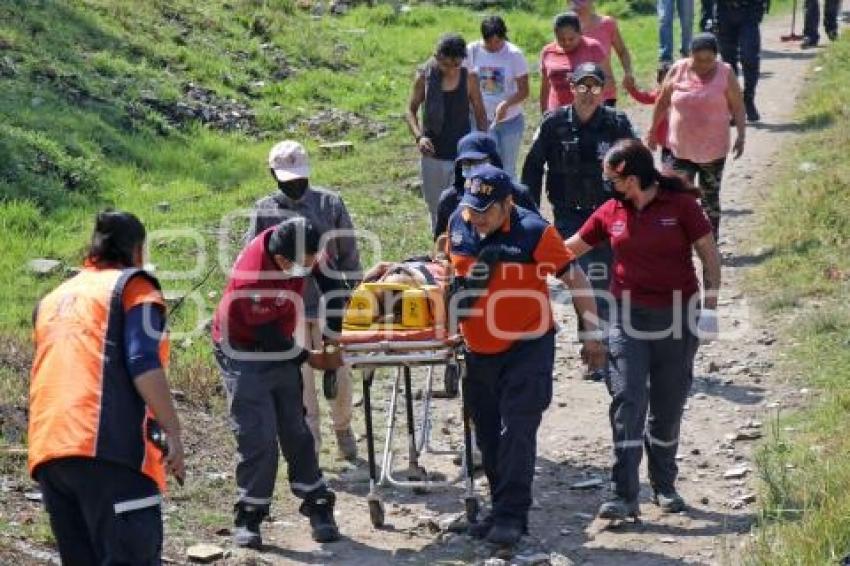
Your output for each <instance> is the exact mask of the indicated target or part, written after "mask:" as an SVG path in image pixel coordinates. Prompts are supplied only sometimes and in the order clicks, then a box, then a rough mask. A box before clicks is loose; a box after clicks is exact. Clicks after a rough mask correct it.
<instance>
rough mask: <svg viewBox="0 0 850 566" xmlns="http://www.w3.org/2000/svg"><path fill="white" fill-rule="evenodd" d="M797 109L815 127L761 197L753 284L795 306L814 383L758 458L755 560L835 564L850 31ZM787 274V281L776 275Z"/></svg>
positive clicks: (845, 413)
mask: <svg viewBox="0 0 850 566" xmlns="http://www.w3.org/2000/svg"><path fill="white" fill-rule="evenodd" d="M815 68H816V69H818V68H819V72H817V73H815V74H813V76H812V80H811V82H810V84H811V88H809V89H807V93H808V94H807V95H806V96H805V98H804V99H803V101H802V102H801V104H800V118H801V120H802V123H803V124H804V126H806V127H808V128H810V129H811V130H812V133H809V134H807V135H806V136H805V137H804V139H803V140H802V141H801V142H800V143H799V144H798V145H797V146H796V147H794V148H789V151H788V153H787V155H789V156H791V159H790V160H789V162H788V163H787V166H786V167H785V171H784V172H783V173H782V176H781V179H782V181H781V182H780V184H779V185H778V186H777V187H776V189H775V190H774V192H773V193H772V195H771V198H770V200H769V201H768V202H767V203H766V205H765V215H764V221H763V230H762V233H761V237H762V240H763V242H764V244H765V245H766V246H768V249H770V250H772V255H771V258H770V259H769V260H768V261H767V262H766V263H765V264H764V266H763V267H762V268H760V270H759V271H758V272H757V274H756V276H755V278H754V281H753V285H754V286H755V287H756V288H757V289H758V291H759V292H761V293H763V294H764V296H765V306H766V307H767V308H768V309H769V310H770V311H774V312H778V313H785V314H789V315H792V319H791V321H792V322H791V323H790V324H789V326H788V328H785V329H783V330H784V331H785V332H786V334H787V342H788V343H791V344H794V346H792V347H791V350H790V352H789V353H790V356H789V358H790V361H789V362H788V363H787V364H786V368H785V369H786V370H787V371H788V372H789V373H791V374H792V375H799V376H801V377H799V378H798V381H799V387H801V388H808V389H810V390H811V391H812V394H811V396H810V399H811V406H810V407H809V408H807V409H806V410H804V411H802V412H799V413H796V414H790V415H784V416H783V418H782V419H781V420H779V421H778V422H777V423H776V426H775V431H774V435H773V438H772V441H771V442H770V443H768V445H767V446H766V447H765V448H764V449H763V451H762V453H761V454H760V458H759V474H760V476H761V478H762V480H763V495H764V497H763V498H762V501H763V512H762V519H763V521H762V523H763V524H762V527H763V528H762V529H761V530H760V537H759V539H758V541H757V545H756V553H755V554H754V555H753V562H754V563H757V564H764V565H768V564H769V565H771V566H773V565H785V564H787V565H792V564H836V563H838V561H839V560H840V559H841V558H842V557H844V556H847V555H848V554H850V492H848V490H847V486H848V485H850V309H848V306H847V297H848V291H850V287H848V282H850V164H848V161H847V148H848V147H850V90H848V89H847V85H848V84H850V36H848V35H847V34H846V33H845V35H844V37H843V38H842V40H841V41H840V42H839V43H837V44H835V45H834V46H832V47H831V48H830V49H829V50H827V51H824V52H823V53H822V55H821V57H820V59H819V61H818V62H817V63H816V66H815ZM780 282H781V284H780Z"/></svg>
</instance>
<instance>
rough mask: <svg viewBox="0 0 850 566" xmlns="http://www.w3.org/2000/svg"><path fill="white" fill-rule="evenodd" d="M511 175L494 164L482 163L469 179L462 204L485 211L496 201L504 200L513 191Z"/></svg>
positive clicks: (461, 200)
mask: <svg viewBox="0 0 850 566" xmlns="http://www.w3.org/2000/svg"><path fill="white" fill-rule="evenodd" d="M513 187H514V184H513V181H512V180H511V176H510V175H508V174H507V173H505V172H504V171H502V170H501V169H499V168H498V167H493V166H492V165H482V166H481V167H479V168H477V169H476V170H475V174H473V175H472V177H470V178H469V179H468V180H467V181H466V186H465V189H464V191H463V198H462V199H460V205H461V206H467V207H469V208H471V209H473V210H476V211H478V212H484V211H485V210H487V209H488V208H490V205H491V204H493V203H494V202H496V201H500V200H504V199H505V198H507V197H508V196H509V195H511V194H512V193H513Z"/></svg>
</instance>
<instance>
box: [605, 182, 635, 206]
mask: <svg viewBox="0 0 850 566" xmlns="http://www.w3.org/2000/svg"><path fill="white" fill-rule="evenodd" d="M602 184H603V185H604V188H605V194H607V195H608V197H609V198H612V199H614V200H616V201H619V202H628V201H629V199H627V198H626V195H624V194H623V193H621V192H620V191H618V190H617V189H616V188H615V187H614V181H612V180H611V179H603V180H602Z"/></svg>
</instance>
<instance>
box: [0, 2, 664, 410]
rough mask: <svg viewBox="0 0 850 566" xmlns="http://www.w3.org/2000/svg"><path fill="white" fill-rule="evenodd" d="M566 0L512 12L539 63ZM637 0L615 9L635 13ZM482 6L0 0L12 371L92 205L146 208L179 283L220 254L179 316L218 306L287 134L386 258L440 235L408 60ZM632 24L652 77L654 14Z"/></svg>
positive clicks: (514, 30) (1, 311)
mask: <svg viewBox="0 0 850 566" xmlns="http://www.w3.org/2000/svg"><path fill="white" fill-rule="evenodd" d="M559 5H560V3H556V2H548V4H545V3H537V4H527V5H525V6H524V7H522V8H512V9H509V10H507V11H503V13H504V14H505V16H506V20H507V21H508V25H509V28H510V35H511V39H512V40H513V41H514V42H516V43H517V44H519V45H520V46H521V47H522V48H523V49H524V50H525V51H526V54H527V56H528V58H529V61H530V62H531V63H532V68H534V67H535V65H534V61H535V58H536V54H537V52H538V51H539V49H540V47H541V46H542V45H543V44H544V43H545V42H547V41H549V40H550V37H551V30H550V22H551V17H552V15H553V14H554V13H555V12H556V11H557V10H558V9H559ZM630 6H631V5H630V4H628V3H625V2H623V1H622V0H618V1H617V2H614V3H611V4H607V5H606V4H602V7H601V9H602V10H606V7H607V9H608V10H609V11H612V12H614V13H617V14H620V15H623V16H631V13H630V9H631V8H630ZM483 14H484V12H477V11H473V10H470V9H467V8H458V7H434V6H427V5H413V6H412V7H410V9H409V10H408V11H401V12H398V13H397V12H396V11H394V10H393V8H392V7H390V6H389V5H378V6H377V7H375V8H365V7H363V8H357V9H354V10H352V11H350V12H349V13H348V14H346V15H345V16H342V17H337V16H331V15H328V14H325V15H322V16H318V15H315V14H312V13H311V12H310V11H304V10H300V9H297V8H296V7H295V3H294V2H292V1H290V0H276V1H272V0H268V1H260V0H229V1H223V0H214V1H210V2H202V3H199V2H194V1H191V0H173V1H168V2H165V1H152V2H124V1H118V0H73V1H69V2H54V1H48V0H40V1H39V0H37V1H30V0H7V1H5V2H3V3H2V4H0V84H2V88H3V96H2V97H0V155H2V156H3V158H2V159H0V230H2V233H3V235H4V252H3V254H2V256H0V293H2V294H3V295H4V297H6V298H7V300H4V301H3V302H2V304H1V305H0V336H3V337H4V340H5V343H4V346H3V347H2V348H0V353H2V355H3V357H4V360H5V362H6V363H4V364H2V366H3V367H4V368H5V369H0V372H3V373H5V374H6V375H10V374H16V373H17V371H18V370H19V368H20V366H21V365H22V364H25V360H26V358H27V357H28V354H27V352H26V342H27V335H28V332H29V318H30V312H31V309H32V306H33V304H34V301H35V300H36V298H37V297H38V296H39V295H40V294H42V293H43V292H44V291H45V290H47V289H48V288H50V287H52V286H55V284H56V282H57V281H59V280H60V278H61V274H56V275H53V276H49V277H36V276H35V275H33V274H31V273H29V271H28V270H27V269H26V268H25V265H26V263H27V261H28V260H30V259H32V258H38V257H47V258H55V259H59V260H62V261H63V263H64V265H65V266H66V267H72V266H74V265H77V264H78V262H79V260H80V257H81V253H82V251H83V249H84V247H85V244H86V241H85V240H86V238H87V236H88V234H89V231H90V229H91V218H92V215H93V212H94V211H95V210H97V209H99V208H102V207H104V206H107V205H111V206H115V207H120V208H123V209H127V210H130V211H132V212H135V213H136V214H138V215H139V216H140V217H141V218H142V220H143V221H144V222H145V223H146V225H147V226H148V228H149V230H150V231H151V234H152V237H151V238H150V244H151V246H150V248H151V249H150V261H151V262H152V263H153V264H155V265H156V266H157V267H158V268H159V270H160V273H161V275H162V276H163V283H164V286H165V287H166V289H167V290H168V291H169V292H171V293H177V294H179V293H181V292H185V291H187V290H188V289H189V288H191V287H192V286H193V285H194V283H195V282H196V281H198V280H199V278H200V277H199V274H200V273H202V272H204V271H205V270H206V268H207V266H216V267H215V269H214V271H213V273H212V276H211V277H210V278H209V280H208V281H207V282H206V283H205V284H204V285H203V286H202V287H201V288H200V289H199V290H198V292H197V293H196V295H195V296H194V297H193V299H192V300H190V301H187V306H186V307H185V308H183V309H182V312H181V313H180V316H178V317H177V318H176V320H174V321H173V322H174V326H173V328H175V329H176V330H178V331H182V330H185V331H192V330H193V329H194V328H195V327H196V326H197V323H198V322H199V321H202V320H203V319H204V318H206V317H207V316H209V314H210V312H211V309H212V308H213V307H214V306H215V301H216V298H217V297H216V296H215V293H216V292H217V291H219V290H220V288H221V285H222V281H223V274H224V272H225V270H226V266H227V263H228V261H229V259H230V258H231V257H232V256H233V255H234V254H235V252H236V248H235V239H236V237H237V236H238V234H239V233H240V232H241V230H242V225H243V222H244V219H243V218H242V216H241V214H240V212H239V211H241V210H244V209H245V208H246V207H250V206H251V204H252V203H253V201H254V200H255V199H256V198H258V197H259V196H262V195H264V194H266V193H268V192H269V191H271V190H272V189H273V185H272V184H271V183H270V182H269V181H270V179H269V177H268V172H267V170H266V167H265V165H264V159H265V155H266V153H267V151H268V148H269V147H270V146H271V145H272V143H274V142H275V141H277V140H279V139H281V138H284V137H294V138H297V139H300V140H303V141H304V142H305V143H306V144H307V146H308V149H309V150H310V152H311V154H312V156H313V165H314V167H313V169H314V173H313V180H314V182H316V183H317V184H321V185H326V186H330V187H333V188H335V189H337V190H340V191H342V194H343V196H344V198H345V199H346V202H347V204H348V206H349V208H350V209H351V211H352V213H353V214H352V215H353V217H354V221H355V224H356V225H357V227H358V228H365V229H368V230H371V231H373V232H375V233H376V234H378V235H379V236H380V240H381V248H382V249H381V255H383V257H385V258H398V257H401V256H403V255H404V254H408V253H410V252H414V251H420V250H424V249H427V247H428V245H429V236H428V227H427V216H426V212H425V210H426V209H425V206H424V203H423V201H422V200H421V198H420V197H419V196H418V195H417V194H415V193H414V192H413V191H411V190H410V189H406V188H405V185H406V182H407V181H408V180H409V179H411V178H415V177H416V175H417V167H418V156H417V154H416V152H415V149H414V148H413V145H412V144H411V141H410V139H409V135H408V134H407V132H406V127H405V126H404V124H403V121H402V113H403V111H404V107H405V103H406V100H407V96H408V92H409V86H410V78H411V76H412V69H413V68H414V67H415V66H416V65H417V64H419V63H421V62H422V61H423V60H424V59H425V58H426V57H427V55H428V54H429V53H430V52H431V50H432V49H433V45H434V43H435V41H436V39H437V37H438V36H439V35H440V34H441V33H442V32H445V31H449V30H456V31H460V32H462V33H464V34H465V35H466V36H467V38H469V39H470V40H471V39H475V38H477V37H478V22H479V21H480V19H479V18H480V17H481V16H482V15H483ZM622 25H623V29H624V32H625V35H626V38H627V41H628V43H629V45H630V46H631V48H632V52H633V56H634V58H635V59H636V67H637V69H638V71H639V77H640V78H641V79H643V82H644V83H646V82H648V81H650V80H652V78H651V77H652V75H653V65H654V60H655V49H656V47H655V44H656V39H655V37H656V31H655V20H654V17H652V16H635V17H628V18H627V19H624V20H623V23H622ZM532 81H533V85H532V92H535V91H536V89H537V81H538V79H537V77H536V76H533V78H532ZM535 106H536V104H534V103H533V102H532V103H530V104H529V115H530V117H531V118H530V120H529V123H530V127H533V125H534V124H535V123H536V121H537V119H538V115H537V111H536V110H535V108H534V107H535ZM339 140H350V141H353V142H355V149H354V150H353V151H352V152H350V153H346V154H344V155H323V154H321V153H320V151H319V148H318V145H319V144H320V143H322V142H326V141H339ZM202 250H203V251H206V256H207V261H206V263H204V264H203V265H200V264H199V263H198V262H199V253H200V252H201V251H202ZM375 255H376V253H367V260H372V259H374V256H375ZM220 258H221V261H219V259H220ZM195 266H197V268H198V269H194V267H195ZM222 266H223V267H222ZM163 271H170V272H182V274H181V273H176V274H173V275H171V276H168V275H167V274H165V273H162V272H163ZM187 272H190V273H187ZM176 339H177V340H176V342H177V345H178V348H176V350H175V362H176V364H175V379H176V380H177V381H178V383H180V382H181V381H183V376H184V372H182V371H181V368H185V367H192V368H199V367H205V366H208V365H209V360H210V357H209V351H208V349H207V346H206V340H205V339H204V337H203V336H202V335H192V336H189V337H188V338H187V339H185V340H184V338H183V337H181V336H180V334H177V335H176ZM9 340H11V342H9ZM13 368H17V369H13ZM203 373H204V372H202V371H194V370H193V371H192V376H193V378H194V377H197V375H199V374H203ZM11 381H12V383H13V385H10V383H9V382H8V381H6V380H0V382H2V383H3V385H0V388H7V389H8V388H9V387H12V389H13V390H15V391H17V392H18V393H20V392H21V390H22V389H21V387H20V385H21V383H20V380H19V379H14V380H11ZM181 385H187V386H190V385H191V384H185V383H182V384H181ZM15 397H17V395H16V396H15ZM7 398H8V397H7Z"/></svg>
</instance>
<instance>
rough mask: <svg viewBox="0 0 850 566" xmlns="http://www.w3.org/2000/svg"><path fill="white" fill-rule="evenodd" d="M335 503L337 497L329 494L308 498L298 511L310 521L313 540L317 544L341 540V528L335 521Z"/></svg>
mask: <svg viewBox="0 0 850 566" xmlns="http://www.w3.org/2000/svg"><path fill="white" fill-rule="evenodd" d="M334 503H336V495H334V494H333V493H332V492H327V493H323V494H322V495H315V496H310V497H308V498H307V499H305V500H304V502H303V503H301V507H299V509H298V510H299V511H300V512H301V514H302V515H304V516H305V517H307V518H308V519H310V526H311V527H312V528H313V533H312V535H313V540H314V541H316V542H333V541H335V540H339V527H337V525H336V519H334Z"/></svg>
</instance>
